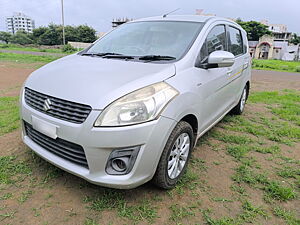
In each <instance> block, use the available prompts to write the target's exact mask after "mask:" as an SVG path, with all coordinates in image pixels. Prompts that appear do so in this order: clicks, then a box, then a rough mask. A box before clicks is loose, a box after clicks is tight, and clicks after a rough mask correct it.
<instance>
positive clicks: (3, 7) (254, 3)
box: [0, 0, 300, 34]
mask: <svg viewBox="0 0 300 225" xmlns="http://www.w3.org/2000/svg"><path fill="white" fill-rule="evenodd" d="M64 8H65V22H66V24H70V25H79V24H88V25H90V26H92V27H94V28H95V29H96V30H97V31H108V30H109V29H110V27H111V21H112V19H113V18H118V17H128V18H141V17H148V16H156V15H163V14H164V13H166V12H170V11H172V10H174V9H176V8H180V10H179V11H177V12H176V14H194V13H195V9H205V12H207V13H214V14H217V15H218V16H224V17H230V18H237V17H240V18H242V19H243V20H258V21H260V20H262V19H267V20H269V22H270V23H282V24H286V25H287V26H288V28H289V31H291V32H297V33H298V34H300V26H299V24H298V22H299V21H300V13H299V8H300V1H299V0H285V1H274V0H243V1H241V0H226V1H220V0H210V1H206V0H205V1H204V0H185V1H182V0H152V1H149V0H148V1H146V0H126V1H125V0H101V1H99V0H86V1H83V0H64ZM13 12H23V13H25V14H26V15H28V16H30V17H32V18H33V19H34V20H35V22H36V25H37V26H43V25H48V24H49V23H51V22H53V23H57V24H59V23H61V1H60V0H26V1H24V0H0V30H5V29H6V28H5V16H9V15H11V14H12V13H13Z"/></svg>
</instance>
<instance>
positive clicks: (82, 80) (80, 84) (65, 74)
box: [25, 55, 175, 109]
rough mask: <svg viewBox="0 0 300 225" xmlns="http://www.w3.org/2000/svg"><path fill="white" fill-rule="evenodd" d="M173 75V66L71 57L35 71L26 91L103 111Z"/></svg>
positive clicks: (78, 56)
mask: <svg viewBox="0 0 300 225" xmlns="http://www.w3.org/2000/svg"><path fill="white" fill-rule="evenodd" d="M174 75H175V65H174V64H158V63H143V62H134V61H125V60H119V59H105V58H100V57H90V56H80V55H70V56H66V57H64V58H61V59H59V60H56V61H54V62H51V63H49V64H47V65H45V66H43V67H41V68H40V69H38V70H36V71H34V72H33V73H32V74H31V75H30V76H29V78H28V79H27V81H26V82H25V87H28V88H31V89H33V90H35V91H38V92H41V93H44V94H47V95H50V96H53V97H57V98H61V99H65V100H69V101H73V102H78V103H82V104H87V105H90V106H91V107H92V108H93V109H104V108H105V107H106V106H107V105H108V104H109V103H111V102H113V101H114V100H116V99H118V98H120V97H122V96H124V95H126V94H127V93H130V92H132V91H134V90H137V89H139V88H142V87H145V86H147V85H151V84H153V83H157V82H160V81H163V80H166V79H167V78H169V77H171V76H174Z"/></svg>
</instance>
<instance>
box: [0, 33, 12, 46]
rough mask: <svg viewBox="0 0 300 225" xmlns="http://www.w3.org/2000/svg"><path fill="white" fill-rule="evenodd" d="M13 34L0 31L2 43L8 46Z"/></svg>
mask: <svg viewBox="0 0 300 225" xmlns="http://www.w3.org/2000/svg"><path fill="white" fill-rule="evenodd" d="M11 37H12V35H11V33H8V32H4V31H0V41H4V42H5V43H6V44H8V42H10V40H11Z"/></svg>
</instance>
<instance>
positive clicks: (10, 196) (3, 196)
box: [0, 193, 13, 200]
mask: <svg viewBox="0 0 300 225" xmlns="http://www.w3.org/2000/svg"><path fill="white" fill-rule="evenodd" d="M12 196H13V194H12V193H6V194H4V195H2V196H0V200H7V199H10V198H12Z"/></svg>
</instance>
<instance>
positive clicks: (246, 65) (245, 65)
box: [243, 62, 249, 70]
mask: <svg viewBox="0 0 300 225" xmlns="http://www.w3.org/2000/svg"><path fill="white" fill-rule="evenodd" d="M248 65H249V63H248V62H246V63H244V66H243V69H244V70H245V69H247V68H248Z"/></svg>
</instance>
